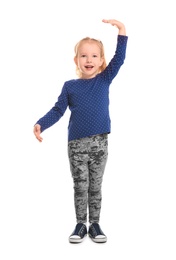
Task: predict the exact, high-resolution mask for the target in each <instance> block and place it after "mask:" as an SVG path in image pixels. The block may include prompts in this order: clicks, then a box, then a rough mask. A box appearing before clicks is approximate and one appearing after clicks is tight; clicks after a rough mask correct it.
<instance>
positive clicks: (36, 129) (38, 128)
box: [33, 124, 43, 142]
mask: <svg viewBox="0 0 176 260" xmlns="http://www.w3.org/2000/svg"><path fill="white" fill-rule="evenodd" d="M33 132H34V135H35V137H36V138H37V140H38V141H39V142H42V141H43V138H42V137H41V135H40V134H41V126H40V125H39V124H36V125H35V126H34V130H33Z"/></svg>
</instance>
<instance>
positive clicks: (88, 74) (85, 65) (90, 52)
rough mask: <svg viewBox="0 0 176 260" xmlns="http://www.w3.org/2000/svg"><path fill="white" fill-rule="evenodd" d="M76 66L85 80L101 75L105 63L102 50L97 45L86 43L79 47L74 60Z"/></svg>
mask: <svg viewBox="0 0 176 260" xmlns="http://www.w3.org/2000/svg"><path fill="white" fill-rule="evenodd" d="M74 61H75V63H76V65H77V66H78V68H79V70H80V71H81V73H82V78H83V79H90V78H93V77H95V76H96V75H97V74H98V73H99V68H100V66H101V65H102V63H103V59H102V58H101V55H100V48H99V46H98V45H97V44H96V43H93V42H84V43H82V44H81V45H80V46H79V49H78V54H77V56H76V57H75V58H74Z"/></svg>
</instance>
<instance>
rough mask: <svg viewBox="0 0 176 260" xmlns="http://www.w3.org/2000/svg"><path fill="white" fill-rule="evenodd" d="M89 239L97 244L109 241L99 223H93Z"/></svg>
mask: <svg viewBox="0 0 176 260" xmlns="http://www.w3.org/2000/svg"><path fill="white" fill-rule="evenodd" d="M88 234H89V237H90V238H91V239H92V240H93V241H94V242H96V243H105V242H106V241H107V237H106V235H105V234H104V233H103V231H102V230H101V228H100V225H99V224H98V223H92V224H91V225H90V227H89V231H88Z"/></svg>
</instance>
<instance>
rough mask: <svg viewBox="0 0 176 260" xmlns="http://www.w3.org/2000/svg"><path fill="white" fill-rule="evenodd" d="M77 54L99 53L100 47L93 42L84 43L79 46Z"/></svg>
mask: <svg viewBox="0 0 176 260" xmlns="http://www.w3.org/2000/svg"><path fill="white" fill-rule="evenodd" d="M78 52H96V53H98V52H100V47H99V46H98V44H97V43H96V42H94V41H84V42H82V43H81V44H80V45H79V48H78Z"/></svg>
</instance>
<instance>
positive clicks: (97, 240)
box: [89, 235, 107, 243]
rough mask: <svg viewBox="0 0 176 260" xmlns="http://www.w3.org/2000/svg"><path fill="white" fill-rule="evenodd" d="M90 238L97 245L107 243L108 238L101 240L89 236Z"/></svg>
mask: <svg viewBox="0 0 176 260" xmlns="http://www.w3.org/2000/svg"><path fill="white" fill-rule="evenodd" d="M89 237H90V238H91V239H92V241H94V242H95V243H106V242H107V237H101V238H93V237H91V236H90V235H89Z"/></svg>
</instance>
